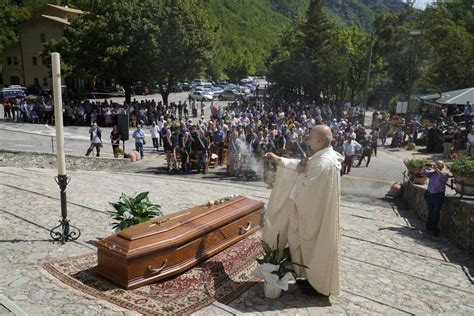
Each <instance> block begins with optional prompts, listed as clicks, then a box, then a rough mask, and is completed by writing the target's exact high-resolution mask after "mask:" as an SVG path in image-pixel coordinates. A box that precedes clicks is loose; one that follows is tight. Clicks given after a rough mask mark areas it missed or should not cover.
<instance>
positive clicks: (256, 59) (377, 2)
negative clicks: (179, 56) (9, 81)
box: [0, 0, 403, 77]
mask: <svg viewBox="0 0 474 316" xmlns="http://www.w3.org/2000/svg"><path fill="white" fill-rule="evenodd" d="M101 1H103V0H23V1H21V0H20V1H12V2H11V4H10V5H7V6H6V7H3V6H2V9H1V10H0V20H1V21H2V23H0V52H1V50H2V48H3V47H5V46H7V45H8V44H10V43H12V42H13V41H15V29H16V26H17V25H19V24H21V23H23V22H24V21H26V20H27V19H28V18H29V17H30V16H31V14H32V12H33V10H34V9H35V8H37V7H39V6H41V5H42V4H44V3H53V4H61V5H65V4H68V5H69V6H71V7H78V8H80V9H84V10H87V11H93V10H94V9H93V7H94V6H97V5H100V3H101ZM203 1H204V3H205V4H206V7H207V11H208V13H209V17H210V18H211V19H212V20H213V21H214V22H215V24H216V25H217V27H218V40H217V45H216V46H217V47H216V57H215V59H214V62H213V64H212V65H211V67H210V69H209V73H210V74H211V75H212V76H213V77H222V76H223V74H227V75H228V76H232V75H235V76H238V75H239V74H240V73H247V74H248V73H250V74H255V73H260V74H261V73H264V72H265V66H264V63H263V61H264V59H265V57H267V56H268V54H269V52H270V49H271V47H273V45H274V44H275V43H276V42H277V40H278V37H279V36H280V34H281V31H282V30H283V29H284V28H285V27H287V26H288V25H290V23H291V21H292V20H293V19H294V18H295V17H296V16H297V15H298V14H300V13H302V12H304V11H305V10H306V8H307V7H308V5H309V2H310V0H203ZM7 3H8V2H7ZM326 8H327V11H326V12H327V14H328V16H329V17H330V19H331V20H332V21H333V22H334V23H336V24H338V25H341V26H357V27H360V28H362V29H363V30H365V31H370V29H371V25H372V21H373V20H374V16H375V14H376V13H377V12H387V11H400V10H403V2H402V0H326Z"/></svg>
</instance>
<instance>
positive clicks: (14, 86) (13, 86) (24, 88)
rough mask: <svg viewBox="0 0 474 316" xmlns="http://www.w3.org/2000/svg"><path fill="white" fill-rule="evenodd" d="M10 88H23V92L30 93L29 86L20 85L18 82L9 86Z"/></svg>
mask: <svg viewBox="0 0 474 316" xmlns="http://www.w3.org/2000/svg"><path fill="white" fill-rule="evenodd" d="M8 89H16V90H23V92H24V93H25V94H26V95H28V94H29V93H28V88H27V87H23V86H21V85H18V84H14V85H11V86H9V87H8Z"/></svg>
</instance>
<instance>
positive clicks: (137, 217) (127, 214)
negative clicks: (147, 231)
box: [108, 192, 163, 231]
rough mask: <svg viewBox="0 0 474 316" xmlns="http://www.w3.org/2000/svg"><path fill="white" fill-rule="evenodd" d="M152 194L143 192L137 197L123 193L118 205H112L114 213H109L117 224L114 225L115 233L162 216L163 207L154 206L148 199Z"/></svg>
mask: <svg viewBox="0 0 474 316" xmlns="http://www.w3.org/2000/svg"><path fill="white" fill-rule="evenodd" d="M149 193H150V192H141V193H138V194H137V195H135V196H129V195H126V194H125V193H122V195H121V196H120V199H119V201H118V202H116V203H110V204H111V205H112V206H113V208H114V211H109V212H108V213H109V215H110V217H112V218H113V219H114V220H116V221H117V222H115V223H113V225H114V226H113V227H112V228H113V229H114V230H115V231H120V230H124V229H125V228H128V227H130V226H133V225H136V224H139V223H143V222H146V221H148V220H150V219H152V218H154V217H156V216H162V215H163V213H162V212H161V206H160V205H158V204H153V203H151V202H150V200H149V198H148V194H149Z"/></svg>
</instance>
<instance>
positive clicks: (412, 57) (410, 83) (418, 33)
mask: <svg viewBox="0 0 474 316" xmlns="http://www.w3.org/2000/svg"><path fill="white" fill-rule="evenodd" d="M425 32H426V30H422V29H421V30H415V29H413V30H408V34H409V35H410V36H411V37H412V38H413V46H412V51H411V55H410V69H409V76H408V91H407V92H408V93H407V94H408V100H407V114H406V115H407V117H406V126H408V115H409V114H408V109H409V108H410V99H411V91H412V88H413V87H412V86H413V81H414V78H413V77H414V76H413V73H414V68H415V66H416V38H417V37H418V36H421V35H423V34H425ZM415 128H416V127H415V126H413V139H412V140H413V141H414V134H415ZM405 132H406V129H405Z"/></svg>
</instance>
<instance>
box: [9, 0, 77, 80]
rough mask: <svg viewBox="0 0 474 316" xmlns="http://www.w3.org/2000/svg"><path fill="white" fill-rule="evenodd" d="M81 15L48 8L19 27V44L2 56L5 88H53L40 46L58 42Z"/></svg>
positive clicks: (74, 11)
mask: <svg viewBox="0 0 474 316" xmlns="http://www.w3.org/2000/svg"><path fill="white" fill-rule="evenodd" d="M81 14H84V12H83V11H81V10H77V9H71V8H68V7H62V6H57V5H52V4H47V5H45V6H43V7H42V8H40V9H38V10H37V11H36V12H35V14H34V17H33V18H32V19H31V20H29V21H28V22H26V23H24V24H22V25H20V26H19V27H18V42H16V43H13V44H12V45H10V46H7V47H5V49H4V50H3V53H2V55H1V58H2V64H3V82H4V84H5V85H7V86H8V85H16V84H20V85H23V86H25V87H30V86H36V87H52V79H51V70H50V68H49V67H48V66H47V65H46V63H44V62H43V60H42V58H41V52H42V51H43V45H44V43H46V42H47V41H49V40H52V39H56V40H58V39H61V38H62V36H63V33H64V29H65V28H66V27H67V26H68V25H69V24H70V21H71V20H72V19H74V18H77V17H78V16H79V15H81Z"/></svg>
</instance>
